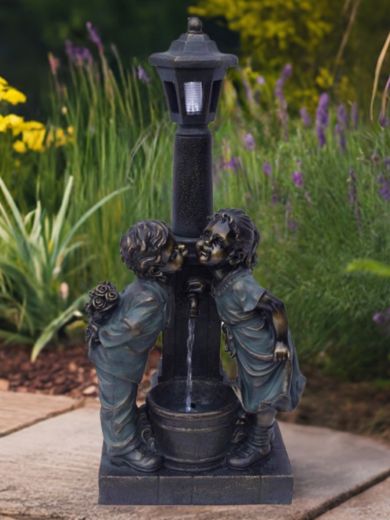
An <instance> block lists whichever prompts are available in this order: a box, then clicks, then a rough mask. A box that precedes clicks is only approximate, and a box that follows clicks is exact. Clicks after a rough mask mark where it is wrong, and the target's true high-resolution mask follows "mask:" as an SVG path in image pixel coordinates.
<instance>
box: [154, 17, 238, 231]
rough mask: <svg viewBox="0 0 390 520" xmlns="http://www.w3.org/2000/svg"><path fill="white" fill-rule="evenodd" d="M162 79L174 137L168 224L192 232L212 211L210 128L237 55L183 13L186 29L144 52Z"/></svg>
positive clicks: (198, 228)
mask: <svg viewBox="0 0 390 520" xmlns="http://www.w3.org/2000/svg"><path fill="white" fill-rule="evenodd" d="M149 61H150V63H151V64H152V65H154V66H155V67H156V68H157V72H158V74H159V76H160V78H161V81H162V82H163V86H164V92H165V97H166V99H167V103H168V107H169V112H170V116H171V119H172V121H174V122H175V123H177V124H178V127H177V131H176V137H175V153H174V179H173V206H172V229H173V232H174V233H175V234H176V235H178V236H179V237H186V238H196V237H198V236H199V234H200V233H201V231H202V229H203V228H204V226H205V224H206V219H207V217H208V216H209V215H211V213H212V198H213V191H212V176H211V134H210V132H209V130H208V128H207V125H208V123H210V122H211V121H213V120H214V118H215V114H216V110H217V105H218V98H219V94H220V90H221V84H222V80H223V77H224V75H225V72H226V69H227V68H228V67H233V66H236V65H237V63H238V60H237V57H236V56H234V55H232V54H223V53H221V52H219V50H218V48H217V46H216V44H215V42H213V41H212V40H210V38H209V37H208V36H207V35H206V34H204V32H203V30H202V23H201V21H200V20H199V18H189V20H188V30H187V33H185V34H182V35H181V36H180V38H179V39H178V40H175V41H174V42H172V44H171V46H170V48H169V49H168V51H166V52H162V53H156V54H152V55H151V56H150V58H149Z"/></svg>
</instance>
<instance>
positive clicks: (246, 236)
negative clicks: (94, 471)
mask: <svg viewBox="0 0 390 520" xmlns="http://www.w3.org/2000/svg"><path fill="white" fill-rule="evenodd" d="M150 62H151V63H152V65H154V66H156V67H157V71H158V73H159V75H160V78H161V79H162V82H163V85H164V91H165V95H166V98H167V101H168V105H169V108H170V113H171V117H172V119H173V120H174V121H175V122H176V123H178V127H177V132H176V138H175V154H174V179H173V211H172V230H171V229H170V228H169V227H168V226H167V225H166V224H165V223H163V222H160V221H155V220H149V221H141V222H138V223H136V224H134V225H133V226H132V227H131V228H130V229H129V231H128V232H127V233H126V234H124V235H123V237H122V239H121V244H120V250H121V256H122V259H123V261H124V263H125V264H126V266H127V267H128V268H129V269H131V270H133V271H134V273H135V275H136V281H135V282H133V283H132V284H130V285H129V286H127V287H126V288H125V290H124V291H123V292H122V293H120V294H118V292H117V291H116V289H115V287H113V286H112V285H111V284H110V283H109V282H103V283H101V284H99V285H98V286H97V287H96V288H95V289H94V290H93V291H91V293H90V301H89V303H88V305H87V311H88V314H89V316H90V322H89V327H88V330H87V338H88V344H89V353H90V358H91V360H92V362H93V363H94V364H95V366H96V371H97V376H98V380H99V395H100V401H101V424H102V431H103V437H104V445H103V453H102V461H101V467H100V475H99V502H100V503H101V504H245V503H248V504H249V503H290V501H291V497H292V484H293V478H292V473H291V468H290V463H289V460H288V456H287V453H286V451H285V448H284V445H283V441H282V438H281V435H280V431H279V428H278V425H277V423H276V422H275V414H276V411H277V410H291V409H293V408H294V407H295V406H296V405H297V403H298V400H299V397H300V394H301V392H302V390H303V386H304V378H303V377H302V375H301V374H300V371H299V367H298V361H297V356H296V351H295V348H294V345H293V343H292V340H291V337H290V333H289V329H288V324H287V318H286V313H285V309H284V306H283V303H282V302H281V301H279V300H278V299H277V298H275V297H274V296H273V295H272V294H271V293H269V292H268V291H266V290H265V289H263V288H261V287H260V286H259V285H258V284H257V282H256V281H255V279H254V278H253V276H252V273H251V269H252V267H253V265H254V262H255V258H256V248H257V245H258V242H259V233H258V231H257V230H256V228H255V226H254V224H253V222H252V221H251V219H250V218H249V217H248V216H247V215H246V214H245V213H244V211H242V210H237V209H223V210H220V211H219V212H217V213H215V214H213V208H212V176H211V135H210V132H209V130H208V128H207V124H208V123H209V122H210V121H212V120H213V119H214V117H215V112H216V108H217V102H218V97H219V93H220V89H221V82H222V80H223V76H224V74H225V71H226V69H227V68H228V67H231V66H235V65H236V64H237V58H236V57H235V56H233V55H229V54H222V53H220V52H219V51H218V49H217V47H216V45H215V43H214V42H213V41H211V40H210V39H209V38H208V37H207V36H206V35H205V34H204V33H203V30H202V25H201V22H200V20H199V19H198V18H190V19H189V22H188V31H187V33H185V34H183V35H182V36H181V37H180V38H179V39H178V40H176V41H174V42H173V43H172V45H171V47H170V48H169V50H168V51H167V52H165V53H159V54H153V55H152V56H151V58H150ZM221 325H222V330H223V331H224V335H225V338H226V342H227V346H228V349H229V351H230V352H231V354H232V355H233V356H235V357H236V360H237V370H238V384H237V385H233V384H230V383H229V382H228V381H227V380H226V377H225V378H224V377H223V374H222V370H221V364H220V335H221ZM160 332H163V357H162V363H161V369H160V374H159V379H158V383H157V384H156V385H155V386H154V387H153V388H152V389H151V390H150V392H149V394H148V396H147V402H146V406H143V407H141V408H140V409H138V408H137V406H136V396H137V388H138V384H139V382H140V380H141V378H142V375H143V372H144V370H145V365H146V361H147V356H148V353H149V351H150V349H151V348H152V347H153V345H154V343H155V341H156V339H157V337H158V335H159V333H160ZM233 388H234V391H233ZM211 479H212V480H211ZM211 482H212V485H210V483H211Z"/></svg>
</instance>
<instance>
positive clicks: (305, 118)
mask: <svg viewBox="0 0 390 520" xmlns="http://www.w3.org/2000/svg"><path fill="white" fill-rule="evenodd" d="M299 114H300V116H301V120H302V123H303V126H304V127H305V128H309V126H311V117H310V114H309V111H308V110H307V108H306V107H302V108H301V109H300V110H299Z"/></svg>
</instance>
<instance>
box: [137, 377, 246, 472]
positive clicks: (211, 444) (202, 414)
mask: <svg viewBox="0 0 390 520" xmlns="http://www.w3.org/2000/svg"><path fill="white" fill-rule="evenodd" d="M185 395H186V381H185V380H184V379H173V380H170V381H165V382H163V383H159V384H158V385H156V386H155V387H154V388H152V390H151V391H150V392H149V394H148V397H147V407H148V414H149V419H150V422H151V425H152V429H153V432H154V436H155V439H156V447H157V449H158V451H159V453H161V454H162V455H163V457H164V465H165V466H166V467H167V468H171V469H175V470H181V471H205V470H208V469H212V468H215V467H218V466H220V465H221V464H222V462H223V460H224V458H225V456H226V453H227V450H228V449H229V446H230V441H231V438H232V435H233V431H234V426H235V423H236V419H237V412H238V409H239V406H240V405H239V402H238V400H237V397H236V396H235V394H234V392H233V390H232V388H231V387H230V386H228V385H226V384H224V383H222V382H220V381H216V380H209V379H194V381H193V387H192V402H191V412H186V411H185Z"/></svg>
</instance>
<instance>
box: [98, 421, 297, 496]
mask: <svg viewBox="0 0 390 520" xmlns="http://www.w3.org/2000/svg"><path fill="white" fill-rule="evenodd" d="M292 493H293V475H292V471H291V465H290V461H289V459H288V455H287V452H286V448H285V446H284V443H283V439H282V436H281V434H280V430H279V427H278V425H277V424H275V440H274V443H273V449H272V452H271V454H270V456H269V457H268V458H267V459H266V460H265V461H264V462H263V463H259V464H255V465H253V466H251V467H250V468H248V469H247V470H245V471H235V470H232V469H230V468H228V467H226V466H222V467H220V468H217V469H214V470H210V471H204V472H202V473H190V472H183V471H174V470H170V469H166V468H162V469H160V470H159V471H158V472H156V473H153V474H146V473H141V472H137V471H133V470H132V469H131V468H126V467H116V466H113V465H112V464H111V463H110V462H109V460H108V457H107V455H106V454H105V453H104V450H103V454H102V460H101V464H100V471H99V504H105V505H190V504H193V505H218V504H224V505H234V504H290V503H291V500H292Z"/></svg>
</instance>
